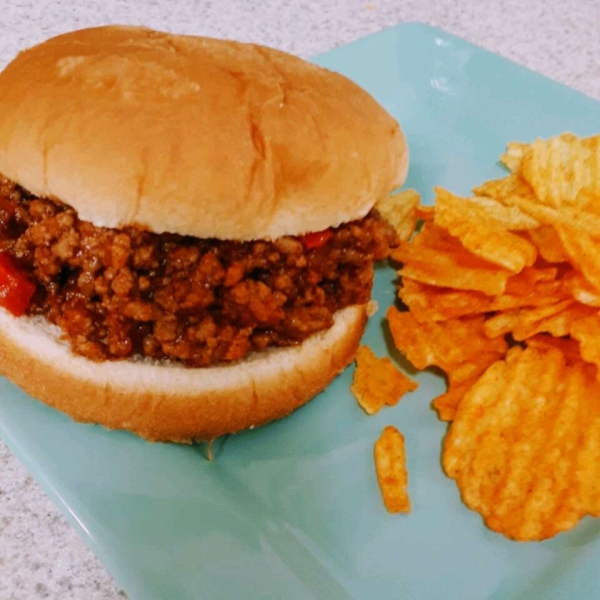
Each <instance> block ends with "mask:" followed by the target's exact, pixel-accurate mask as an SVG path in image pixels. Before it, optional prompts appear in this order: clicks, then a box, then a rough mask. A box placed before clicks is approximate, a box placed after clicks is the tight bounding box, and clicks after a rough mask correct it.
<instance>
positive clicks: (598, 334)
mask: <svg viewBox="0 0 600 600" xmlns="http://www.w3.org/2000/svg"><path fill="white" fill-rule="evenodd" d="M570 333H571V335H572V336H573V337H574V338H575V339H576V340H577V341H578V342H579V348H580V349H579V351H580V354H581V357H582V358H583V360H585V361H587V362H590V363H592V364H594V365H596V366H598V367H600V314H599V313H598V311H596V314H592V315H589V316H587V317H585V318H583V319H579V320H578V321H575V322H574V323H573V324H572V325H571V331H570Z"/></svg>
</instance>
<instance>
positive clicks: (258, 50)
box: [0, 26, 408, 239]
mask: <svg viewBox="0 0 600 600" xmlns="http://www.w3.org/2000/svg"><path fill="white" fill-rule="evenodd" d="M407 164H408V152H407V148H406V142H405V139H404V136H403V134H402V131H401V130H400V127H399V126H398V123H397V122H396V121H395V120H394V119H393V118H392V117H391V116H390V115H389V114H388V113H387V112H386V111H385V110H384V109H383V108H382V107H381V106H380V105H379V104H378V103H377V102H376V101H375V100H374V99H373V98H372V97H371V96H370V95H369V94H368V93H367V92H366V91H364V90H362V89H361V88H360V87H358V86H357V85H356V84H354V83H353V82H351V81H350V80H349V79H347V78H345V77H343V76H341V75H339V74H336V73H332V72H330V71H327V70H325V69H323V68H320V67H317V66H315V65H313V64H310V63H308V62H305V61H303V60H301V59H299V58H296V57H293V56H291V55H289V54H285V53H283V52H280V51H277V50H273V49H269V48H265V47H261V46H256V45H252V44H241V43H236V42H230V41H223V40H215V39H209V38H200V37H192V36H177V35H169V34H166V33H159V32H155V31H152V30H149V29H144V28H136V27H118V26H110V27H99V28H94V29H87V30H82V31H76V32H73V33H69V34H65V35H61V36H58V37H56V38H53V39H51V40H48V41H47V42H44V43H43V44H40V45H38V46H35V47H33V48H31V49H29V50H26V51H24V52H22V53H21V54H19V56H18V57H17V58H16V59H15V60H14V61H13V62H12V63H11V64H10V65H9V66H8V67H7V68H6V69H5V70H4V71H3V72H2V73H1V74H0V173H3V174H4V175H5V176H6V177H9V178H10V179H12V180H14V181H17V182H18V183H19V184H21V185H22V186H23V187H25V188H26V189H28V190H30V191H31V192H33V193H34V194H36V195H39V196H48V197H51V198H55V199H58V200H61V201H63V202H66V203H67V204H69V205H71V206H73V207H74V208H75V209H76V210H77V211H78V213H79V216H80V218H82V219H84V220H88V221H92V222H93V223H94V224H96V225H103V226H109V227H120V226H122V225H125V224H131V223H137V224H140V225H143V226H145V227H148V228H150V229H152V230H154V231H156V232H163V231H170V232H175V233H180V234H190V235H194V236H196V237H217V238H221V239H257V238H261V239H269V238H276V237H278V236H281V235H286V234H291V235H299V234H303V233H306V232H309V231H320V230H322V229H325V228H327V227H331V226H336V225H339V224H340V223H342V222H346V221H350V220H354V219H358V218H361V217H362V216H364V215H365V214H366V213H367V212H368V211H369V210H370V208H371V207H372V206H373V204H374V203H375V201H376V200H377V199H378V198H380V197H382V196H383V195H385V194H387V193H389V192H390V191H392V190H393V189H394V188H395V187H397V186H399V185H400V184H402V183H403V181H404V179H405V177H406V171H407Z"/></svg>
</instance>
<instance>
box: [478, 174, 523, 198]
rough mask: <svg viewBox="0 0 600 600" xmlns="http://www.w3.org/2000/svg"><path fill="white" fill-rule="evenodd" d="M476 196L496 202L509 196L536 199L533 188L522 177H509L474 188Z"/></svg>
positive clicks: (513, 175)
mask: <svg viewBox="0 0 600 600" xmlns="http://www.w3.org/2000/svg"><path fill="white" fill-rule="evenodd" d="M473 193H474V194H475V195H476V196H484V197H487V198H492V199H494V200H502V199H504V198H506V197H508V196H523V197H525V198H535V194H534V193H533V190H532V189H531V186H530V185H529V184H528V183H527V182H526V181H524V180H523V178H522V177H521V176H520V175H515V174H512V175H509V176H508V177H503V178H502V179H493V180H491V181H486V182H485V183H482V184H481V185H478V186H476V187H474V188H473Z"/></svg>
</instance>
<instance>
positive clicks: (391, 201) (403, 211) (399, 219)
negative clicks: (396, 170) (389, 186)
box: [375, 190, 421, 242]
mask: <svg viewBox="0 0 600 600" xmlns="http://www.w3.org/2000/svg"><path fill="white" fill-rule="evenodd" d="M420 200H421V197H420V196H419V194H418V193H417V192H416V191H415V190H404V191H402V192H399V193H397V194H394V195H390V196H387V197H385V198H383V199H381V200H379V201H378V202H377V204H376V205H375V208H376V209H377V211H378V212H379V214H380V215H381V216H382V217H383V218H384V219H385V220H386V221H387V222H388V223H389V224H390V225H391V226H392V227H393V228H394V230H395V231H396V233H397V234H398V238H399V239H400V241H401V242H405V241H407V240H408V239H409V238H410V236H411V235H412V233H413V231H414V230H415V225H416V224H417V214H416V208H417V207H418V206H419V202H420Z"/></svg>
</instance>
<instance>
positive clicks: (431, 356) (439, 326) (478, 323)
mask: <svg viewBox="0 0 600 600" xmlns="http://www.w3.org/2000/svg"><path fill="white" fill-rule="evenodd" d="M387 319H388V324H389V326H390V331H391V333H392V338H393V339H394V344H395V346H396V348H398V350H400V351H401V352H402V353H403V354H404V355H405V356H406V357H407V358H408V360H409V361H410V362H411V363H412V364H413V365H414V366H415V367H416V368H417V369H425V368H426V367H429V366H432V365H435V366H438V367H440V368H441V369H443V370H444V371H446V372H447V373H449V372H451V371H453V370H454V369H455V368H456V367H458V366H459V365H460V364H461V363H464V362H465V361H467V360H470V359H471V358H472V357H475V356H477V355H478V354H481V353H484V352H498V353H504V352H505V351H506V349H507V345H506V342H505V341H504V340H503V339H501V338H499V339H495V340H491V339H489V338H488V336H487V335H486V333H485V319H484V317H483V316H475V317H471V318H464V319H451V320H448V321H442V322H439V323H434V322H428V323H419V322H418V321H417V320H416V319H415V318H414V316H413V315H412V314H411V313H410V312H400V311H399V310H398V309H397V308H396V307H395V306H392V307H390V308H389V309H388V312H387Z"/></svg>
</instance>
